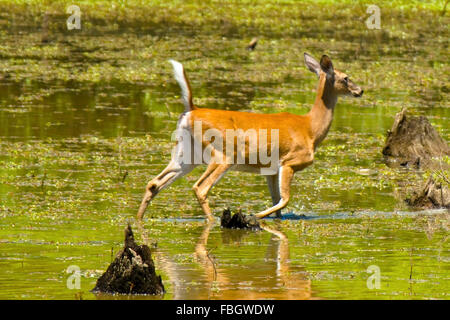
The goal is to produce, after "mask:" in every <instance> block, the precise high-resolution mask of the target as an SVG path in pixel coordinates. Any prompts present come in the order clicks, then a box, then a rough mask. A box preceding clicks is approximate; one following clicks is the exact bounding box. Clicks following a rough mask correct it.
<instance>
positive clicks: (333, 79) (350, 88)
mask: <svg viewBox="0 0 450 320" xmlns="http://www.w3.org/2000/svg"><path fill="white" fill-rule="evenodd" d="M304 55H305V64H306V66H307V67H308V69H309V70H311V72H314V73H315V74H317V76H318V77H319V78H320V76H321V74H323V75H324V76H326V81H327V84H328V85H329V86H328V87H330V88H332V90H333V92H334V93H335V94H336V95H352V96H353V97H358V98H359V97H361V96H362V95H363V93H364V90H362V89H361V88H360V87H359V86H358V85H356V84H355V83H354V82H353V81H352V80H350V78H349V77H348V75H347V74H345V73H344V72H341V71H339V70H336V69H334V67H333V63H332V62H331V59H330V58H329V57H328V56H326V55H323V56H322V58H321V59H320V63H319V62H317V61H316V59H314V58H313V57H311V56H310V55H309V54H307V53H306V52H305V54H304Z"/></svg>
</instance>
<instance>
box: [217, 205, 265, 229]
mask: <svg viewBox="0 0 450 320" xmlns="http://www.w3.org/2000/svg"><path fill="white" fill-rule="evenodd" d="M220 225H221V226H222V227H223V228H227V229H252V230H260V229H261V226H260V225H259V222H258V220H257V219H256V217H255V216H253V215H249V216H248V215H244V214H242V212H241V210H239V211H238V212H236V213H235V214H234V215H231V210H230V209H229V208H227V209H225V210H223V213H222V217H221V218H220Z"/></svg>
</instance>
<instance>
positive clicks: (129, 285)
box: [92, 224, 164, 295]
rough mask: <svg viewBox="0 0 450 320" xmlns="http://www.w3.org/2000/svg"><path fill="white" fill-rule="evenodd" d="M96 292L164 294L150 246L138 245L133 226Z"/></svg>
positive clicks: (126, 230)
mask: <svg viewBox="0 0 450 320" xmlns="http://www.w3.org/2000/svg"><path fill="white" fill-rule="evenodd" d="M92 292H94V293H110V294H115V293H119V294H155V295H156V294H162V293H164V286H163V284H162V281H161V276H157V275H156V273H155V266H154V263H153V260H152V256H151V252H150V248H149V247H148V246H146V245H145V244H144V245H140V246H139V245H137V244H136V242H135V241H134V235H133V231H132V230H131V226H130V225H129V224H128V227H127V228H126V229H125V247H124V248H123V249H122V250H121V251H119V253H118V254H117V256H116V258H115V259H114V261H113V262H112V263H111V264H110V265H109V267H108V269H107V270H106V272H105V273H104V274H103V275H102V276H101V277H100V278H99V279H98V280H97V284H96V285H95V288H94V289H93V290H92Z"/></svg>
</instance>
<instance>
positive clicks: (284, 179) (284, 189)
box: [255, 166, 294, 219]
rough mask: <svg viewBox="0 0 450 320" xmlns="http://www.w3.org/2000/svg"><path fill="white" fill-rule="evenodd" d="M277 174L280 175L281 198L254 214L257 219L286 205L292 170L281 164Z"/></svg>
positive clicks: (292, 174)
mask: <svg viewBox="0 0 450 320" xmlns="http://www.w3.org/2000/svg"><path fill="white" fill-rule="evenodd" d="M278 175H279V176H280V178H279V181H280V186H279V188H280V196H281V199H280V201H279V202H278V203H277V204H276V205H274V206H273V207H271V208H269V209H267V210H264V211H262V212H260V213H258V214H256V215H255V216H256V217H257V218H258V219H262V218H264V217H267V216H268V215H270V214H272V213H274V212H277V211H278V210H281V209H283V208H284V207H286V205H287V204H288V202H289V196H290V194H289V193H290V188H291V180H292V177H293V176H294V170H293V169H292V168H291V167H289V166H283V167H281V168H280V169H279V172H278Z"/></svg>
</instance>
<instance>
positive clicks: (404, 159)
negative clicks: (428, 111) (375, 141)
mask: <svg viewBox="0 0 450 320" xmlns="http://www.w3.org/2000/svg"><path fill="white" fill-rule="evenodd" d="M383 155H384V156H385V160H386V162H387V164H388V165H391V166H392V165H394V166H395V165H400V166H404V167H406V166H408V167H416V168H419V167H422V168H423V167H433V166H434V165H436V161H433V158H440V157H442V156H444V155H450V148H449V146H448V144H447V143H446V142H445V140H444V139H442V138H441V137H440V136H439V133H438V132H437V131H436V129H434V127H433V126H432V125H431V124H430V122H429V121H428V119H427V118H425V117H423V116H420V117H415V116H412V115H410V114H408V113H407V110H406V108H403V109H402V111H400V112H399V113H397V114H396V116H395V120H394V124H393V125H392V129H391V130H390V131H388V135H387V139H386V144H385V147H384V148H383Z"/></svg>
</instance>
